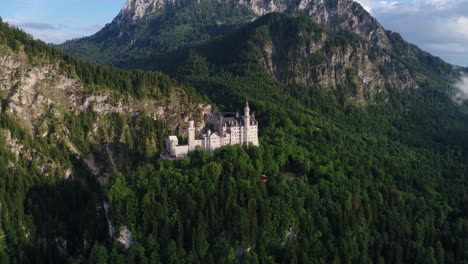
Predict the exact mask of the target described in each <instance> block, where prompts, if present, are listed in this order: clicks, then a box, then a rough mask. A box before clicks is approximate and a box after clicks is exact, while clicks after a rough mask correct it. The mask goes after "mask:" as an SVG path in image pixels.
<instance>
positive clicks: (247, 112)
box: [244, 98, 250, 116]
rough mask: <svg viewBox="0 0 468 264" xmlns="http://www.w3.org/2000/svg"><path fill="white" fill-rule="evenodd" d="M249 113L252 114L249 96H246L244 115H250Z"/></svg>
mask: <svg viewBox="0 0 468 264" xmlns="http://www.w3.org/2000/svg"><path fill="white" fill-rule="evenodd" d="M249 115H250V107H249V101H247V98H246V99H245V108H244V116H249Z"/></svg>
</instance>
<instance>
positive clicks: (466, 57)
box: [0, 0, 468, 65]
mask: <svg viewBox="0 0 468 264" xmlns="http://www.w3.org/2000/svg"><path fill="white" fill-rule="evenodd" d="M355 1H356V2H359V3H360V4H361V5H362V6H363V7H364V8H365V9H366V10H367V11H368V12H369V13H371V14H372V15H373V16H374V17H376V18H377V19H378V20H379V22H380V23H381V24H382V25H383V26H384V27H385V28H387V29H390V30H392V31H395V32H398V33H400V34H401V35H402V36H403V37H404V38H405V39H406V40H408V41H409V42H411V43H414V44H416V45H418V46H419V47H421V48H422V49H424V50H426V51H429V52H431V53H432V54H434V55H436V56H439V57H441V58H442V59H444V60H445V61H447V62H450V63H453V64H457V65H468V0H390V1H384V0H355ZM125 2H126V0H0V6H1V8H0V16H1V17H2V18H3V19H4V20H5V21H7V22H9V23H10V24H13V25H15V26H18V27H20V28H22V29H23V30H25V31H26V32H28V33H30V34H32V35H33V36H34V37H35V38H39V39H42V40H44V41H46V42H51V43H61V42H63V41H65V40H68V39H72V38H78V37H82V36H88V35H91V34H93V33H95V32H96V31H98V30H99V29H100V28H102V27H103V26H104V25H105V24H106V23H110V22H111V21H112V19H113V18H114V17H115V16H116V15H117V14H118V12H119V11H120V9H121V8H122V7H123V6H124V4H125Z"/></svg>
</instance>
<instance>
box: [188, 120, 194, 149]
mask: <svg viewBox="0 0 468 264" xmlns="http://www.w3.org/2000/svg"><path fill="white" fill-rule="evenodd" d="M188 145H189V149H190V150H193V149H195V121H193V119H190V120H189V121H188Z"/></svg>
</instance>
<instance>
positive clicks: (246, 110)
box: [243, 100, 250, 144]
mask: <svg viewBox="0 0 468 264" xmlns="http://www.w3.org/2000/svg"><path fill="white" fill-rule="evenodd" d="M244 129H245V130H244V141H243V142H244V143H245V144H249V135H250V107H249V102H248V101H247V100H246V101H245V107H244Z"/></svg>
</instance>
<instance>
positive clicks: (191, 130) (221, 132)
mask: <svg viewBox="0 0 468 264" xmlns="http://www.w3.org/2000/svg"><path fill="white" fill-rule="evenodd" d="M213 125H214V129H215V131H213V132H212V131H211V130H208V131H207V132H206V133H203V134H202V139H195V126H194V121H193V120H189V121H188V145H179V140H178V139H177V136H169V138H168V139H167V140H166V148H167V153H168V154H169V156H171V157H173V158H183V157H185V156H186V155H187V153H189V152H190V151H192V150H195V148H200V149H202V150H208V151H213V150H215V149H217V148H219V147H222V146H226V145H236V144H246V145H248V144H250V143H252V144H253V145H255V146H258V145H259V143H258V122H257V120H256V119H255V114H252V115H250V107H249V103H248V102H246V105H245V108H244V116H242V117H240V116H239V112H237V113H236V115H235V117H228V116H226V115H225V114H222V113H221V114H220V115H219V116H218V118H217V120H216V122H214V124H213Z"/></svg>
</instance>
